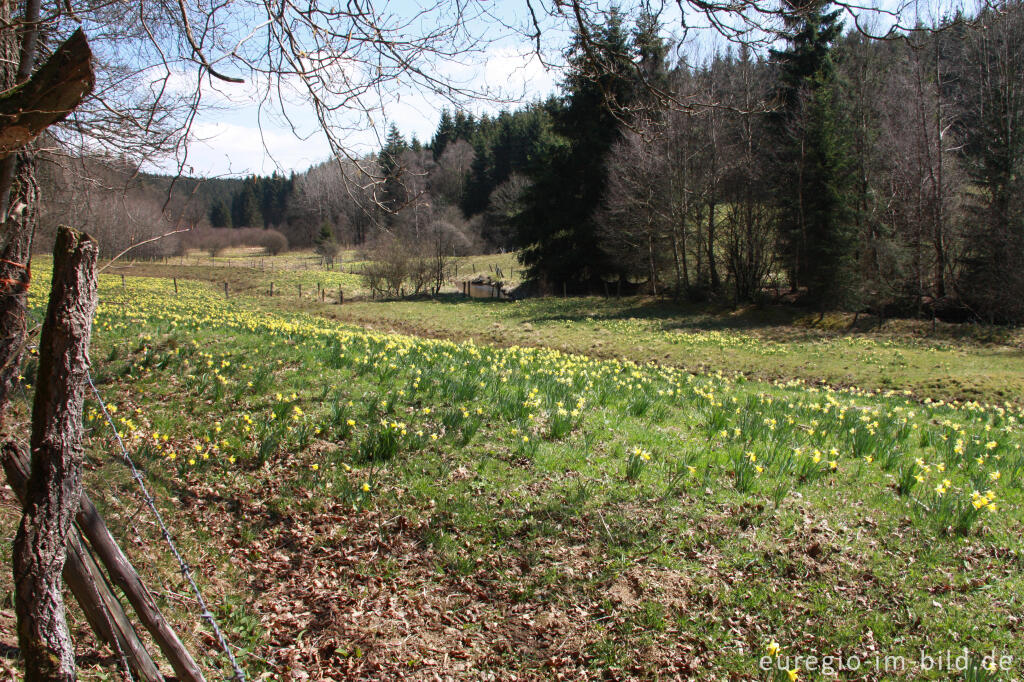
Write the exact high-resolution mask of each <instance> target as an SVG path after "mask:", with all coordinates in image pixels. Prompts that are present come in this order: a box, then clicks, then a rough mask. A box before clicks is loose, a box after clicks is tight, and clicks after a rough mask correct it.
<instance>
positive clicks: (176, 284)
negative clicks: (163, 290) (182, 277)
mask: <svg viewBox="0 0 1024 682" xmlns="http://www.w3.org/2000/svg"><path fill="white" fill-rule="evenodd" d="M172 279H173V280H174V295H175V296H177V295H178V278H177V277H172Z"/></svg>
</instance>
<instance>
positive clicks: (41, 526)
mask: <svg viewBox="0 0 1024 682" xmlns="http://www.w3.org/2000/svg"><path fill="white" fill-rule="evenodd" d="M97 255H98V248H97V245H96V242H95V241H93V239H92V238H91V237H89V236H88V235H86V234H82V233H80V232H76V231H75V230H72V229H71V228H68V227H62V228H60V229H59V230H58V232H57V242H56V246H55V247H54V258H53V284H52V287H51V290H50V302H49V305H48V307H47V311H46V321H45V322H44V324H43V330H42V337H41V339H40V343H39V376H38V379H37V382H36V395H35V402H34V404H33V406H32V439H31V446H32V465H31V475H30V477H29V481H28V490H27V493H28V494H27V497H26V500H25V515H24V516H23V517H22V519H21V525H20V526H19V527H18V533H17V535H16V536H15V538H14V551H13V554H14V561H13V563H14V585H15V611H16V613H17V616H18V643H19V645H20V646H21V653H22V656H23V657H24V659H25V679H26V680H29V681H30V682H31V681H33V680H73V679H75V657H74V648H73V646H72V643H71V636H70V633H69V632H68V627H67V621H66V620H65V613H64V600H63V596H62V594H61V571H62V569H63V567H64V558H65V554H66V543H67V534H68V530H69V529H70V527H71V523H72V520H73V519H74V516H75V513H76V512H77V511H78V508H79V503H80V501H81V498H82V401H83V398H84V393H85V388H84V385H85V379H86V373H87V371H88V367H89V355H88V350H89V339H90V336H91V332H92V316H93V313H94V312H95V311H96V258H97Z"/></svg>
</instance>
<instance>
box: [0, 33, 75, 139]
mask: <svg viewBox="0 0 1024 682" xmlns="http://www.w3.org/2000/svg"><path fill="white" fill-rule="evenodd" d="M94 84H95V76H94V74H93V69H92V51H91V50H90V49H89V42H88V41H87V40H86V39H85V33H83V32H82V29H78V30H77V31H75V32H74V33H73V34H72V35H71V37H70V38H68V39H67V40H65V41H64V42H63V43H62V44H61V46H60V47H59V48H57V51H56V52H54V53H53V55H52V56H51V57H50V58H49V59H48V60H46V63H45V64H43V65H42V66H41V67H40V68H39V69H38V70H37V71H36V72H35V73H34V74H32V76H31V77H30V78H29V79H28V80H27V81H25V82H24V83H21V84H19V85H17V86H16V87H14V88H11V89H9V90H7V91H6V92H3V93H0V155H6V154H10V153H12V152H16V151H18V150H19V149H21V148H22V147H24V146H25V145H27V144H28V143H30V142H32V141H33V140H34V139H36V137H38V136H39V135H40V134H41V133H42V132H43V131H44V130H46V129H47V128H48V127H49V126H51V125H53V124H54V123H57V122H58V121H62V120H64V119H65V118H66V117H67V115H68V114H70V113H71V112H72V111H74V109H75V107H77V106H78V105H79V104H80V103H81V101H82V100H83V99H84V98H85V96H86V95H87V94H89V92H91V91H92V88H93V85H94Z"/></svg>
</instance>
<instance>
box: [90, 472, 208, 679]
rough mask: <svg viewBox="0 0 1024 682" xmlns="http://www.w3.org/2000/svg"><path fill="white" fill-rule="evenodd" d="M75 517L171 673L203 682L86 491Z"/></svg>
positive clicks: (179, 677)
mask: <svg viewBox="0 0 1024 682" xmlns="http://www.w3.org/2000/svg"><path fill="white" fill-rule="evenodd" d="M75 520H76V521H77V522H78V527H79V528H80V529H81V531H82V533H83V534H84V535H85V537H86V538H87V539H88V540H89V544H90V545H92V548H93V550H94V551H95V552H96V555H97V556H98V557H99V559H100V561H101V562H103V565H104V566H105V567H106V569H107V573H108V574H109V575H110V580H111V582H113V583H114V584H115V585H117V586H118V587H120V588H121V591H122V592H124V594H125V596H126V597H128V603H129V604H131V605H132V608H133V609H135V614H136V615H137V616H138V617H139V622H141V623H142V625H143V627H145V628H146V630H148V631H149V633H150V634H151V635H153V640H154V641H155V642H156V644H157V646H159V647H160V650H161V651H162V652H163V654H164V656H166V657H167V660H168V661H169V662H170V664H171V667H172V668H174V674H175V675H177V676H178V679H180V680H184V681H185V682H203V673H202V671H201V670H200V669H199V666H198V665H197V664H196V662H195V660H194V659H193V658H192V655H191V654H189V652H188V649H186V648H185V645H184V644H182V642H181V640H180V639H178V635H177V634H175V632H174V630H173V629H172V628H171V626H170V625H168V623H167V621H166V620H164V617H163V614H162V613H160V607H158V606H157V604H156V600H155V599H153V595H152V594H150V592H149V590H148V589H147V588H146V585H145V584H144V583H143V582H142V579H141V578H140V577H139V574H138V573H136V571H135V568H134V567H133V566H132V564H131V562H130V561H129V560H128V557H126V556H125V554H124V552H123V551H122V550H121V547H120V546H119V545H118V544H117V541H115V540H114V538H113V536H111V534H110V531H109V530H108V529H107V524H106V523H105V522H104V521H103V517H102V516H101V515H100V512H99V510H98V509H96V505H94V504H93V503H92V500H90V499H89V496H88V495H87V494H86V493H85V491H83V492H82V500H81V507H80V509H79V512H78V516H77V517H76V519H75Z"/></svg>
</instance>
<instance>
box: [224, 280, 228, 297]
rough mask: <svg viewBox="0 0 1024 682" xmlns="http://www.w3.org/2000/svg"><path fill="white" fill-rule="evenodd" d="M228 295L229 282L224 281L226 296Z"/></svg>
mask: <svg viewBox="0 0 1024 682" xmlns="http://www.w3.org/2000/svg"><path fill="white" fill-rule="evenodd" d="M227 297H228V283H227V282H224V298H227Z"/></svg>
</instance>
